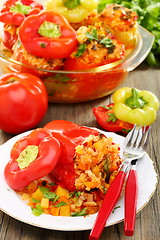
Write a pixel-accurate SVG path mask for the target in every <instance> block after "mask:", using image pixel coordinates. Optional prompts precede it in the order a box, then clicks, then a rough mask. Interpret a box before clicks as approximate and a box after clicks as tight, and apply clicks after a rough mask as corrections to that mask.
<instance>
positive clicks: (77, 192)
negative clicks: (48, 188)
mask: <svg viewBox="0 0 160 240" xmlns="http://www.w3.org/2000/svg"><path fill="white" fill-rule="evenodd" d="M80 195H81V192H80V191H74V192H72V193H70V194H69V199H70V198H72V197H76V198H77V199H78V198H79V196H80Z"/></svg>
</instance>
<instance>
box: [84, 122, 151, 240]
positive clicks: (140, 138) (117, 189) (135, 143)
mask: <svg viewBox="0 0 160 240" xmlns="http://www.w3.org/2000/svg"><path fill="white" fill-rule="evenodd" d="M149 131H150V128H148V129H147V130H146V128H145V127H144V128H142V127H141V126H137V125H136V124H135V125H134V127H133V129H132V130H131V131H130V133H129V134H128V135H127V137H126V139H125V141H124V147H125V148H124V151H123V155H124V162H123V164H122V166H121V168H120V170H119V172H118V174H117V176H116V177H115V179H114V180H113V182H112V183H111V185H110V187H109V188H108V190H107V193H106V195H105V198H104V200H103V203H102V206H101V208H100V210H99V212H98V215H97V218H96V220H95V223H94V226H93V228H92V230H91V233H90V235H89V240H98V239H99V237H100V235H101V233H102V231H103V229H104V227H105V225H106V221H107V219H108V217H109V215H110V213H111V212H112V210H113V208H114V206H115V204H116V202H117V201H118V199H119V197H120V194H121V192H122V187H123V184H124V181H125V178H126V174H127V172H128V170H129V167H130V164H131V162H132V161H137V160H138V159H140V158H142V157H143V156H144V154H145V150H144V149H145V147H146V145H147V142H148V141H147V139H148V135H149ZM132 163H133V162H132ZM134 173H135V171H134ZM133 175H134V177H132V176H133ZM132 180H133V181H132ZM134 180H135V182H134ZM132 182H133V183H135V184H134V189H135V190H134V193H135V194H134V196H133V197H132V198H130V197H129V196H131V191H132V189H131V187H132V184H131V183H132ZM135 186H136V187H135ZM136 197H137V184H136V174H132V169H131V171H130V172H129V181H128V183H127V186H126V200H125V204H126V207H127V210H128V211H129V213H125V230H124V231H125V233H126V235H127V234H129V233H130V230H128V228H129V226H130V222H132V224H131V225H132V226H133V225H134V220H133V219H134V218H135V214H134V211H135V206H136V204H135V202H136ZM130 202H131V203H132V206H133V207H132V209H134V210H133V211H130V210H129V209H130ZM131 218H132V220H133V221H130V219H131ZM132 229H133V227H132Z"/></svg>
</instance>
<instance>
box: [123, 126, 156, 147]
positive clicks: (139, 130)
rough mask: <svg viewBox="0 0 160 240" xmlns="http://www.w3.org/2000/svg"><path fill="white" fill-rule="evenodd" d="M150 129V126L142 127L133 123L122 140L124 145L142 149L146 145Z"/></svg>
mask: <svg viewBox="0 0 160 240" xmlns="http://www.w3.org/2000/svg"><path fill="white" fill-rule="evenodd" d="M150 129H151V126H149V127H146V126H144V127H142V126H141V125H137V124H135V125H134V127H133V129H132V130H131V131H130V132H129V134H128V135H127V137H126V139H125V142H124V145H125V147H133V148H142V149H144V148H145V147H146V145H147V139H148V134H149V131H150Z"/></svg>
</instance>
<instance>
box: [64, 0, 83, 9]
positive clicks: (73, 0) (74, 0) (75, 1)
mask: <svg viewBox="0 0 160 240" xmlns="http://www.w3.org/2000/svg"><path fill="white" fill-rule="evenodd" d="M63 2H64V3H63V4H64V6H65V7H67V8H68V9H74V8H77V7H78V6H79V5H80V4H81V2H80V0H63Z"/></svg>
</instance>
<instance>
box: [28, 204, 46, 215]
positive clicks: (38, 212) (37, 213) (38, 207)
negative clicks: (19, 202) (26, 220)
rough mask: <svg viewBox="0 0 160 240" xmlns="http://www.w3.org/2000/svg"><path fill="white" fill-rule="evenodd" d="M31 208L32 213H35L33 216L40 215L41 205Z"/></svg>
mask: <svg viewBox="0 0 160 240" xmlns="http://www.w3.org/2000/svg"><path fill="white" fill-rule="evenodd" d="M31 209H32V213H33V214H34V215H35V216H40V215H41V214H42V213H43V212H44V211H43V209H42V207H41V206H40V205H38V204H37V205H36V207H35V208H33V207H32V208H31Z"/></svg>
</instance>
